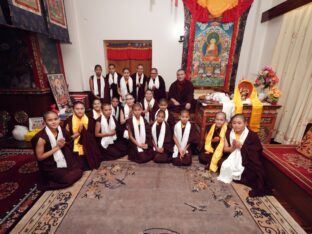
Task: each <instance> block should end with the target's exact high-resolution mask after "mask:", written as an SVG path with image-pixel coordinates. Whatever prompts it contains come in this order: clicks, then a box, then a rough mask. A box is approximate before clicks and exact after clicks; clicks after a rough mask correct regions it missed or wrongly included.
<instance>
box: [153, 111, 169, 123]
mask: <svg viewBox="0 0 312 234" xmlns="http://www.w3.org/2000/svg"><path fill="white" fill-rule="evenodd" d="M159 110H160V109H158V110H157V111H156V113H155V119H156V118H157V114H158V112H159ZM168 118H169V111H168V109H166V110H165V121H166V122H167V121H168Z"/></svg>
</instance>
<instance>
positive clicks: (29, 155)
mask: <svg viewBox="0 0 312 234" xmlns="http://www.w3.org/2000/svg"><path fill="white" fill-rule="evenodd" d="M1 154H2V155H1V156H0V187H1V189H0V198H1V199H0V214H1V215H0V218H3V217H4V216H5V215H6V212H8V211H10V210H11V209H12V208H13V206H14V205H17V204H18V202H19V201H20V199H22V198H24V197H25V195H26V193H29V192H30V190H31V189H32V188H34V186H35V184H38V182H39V171H38V166H37V159H36V157H35V156H34V153H33V150H13V149H12V150H1Z"/></svg>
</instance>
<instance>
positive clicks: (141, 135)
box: [132, 116, 146, 152]
mask: <svg viewBox="0 0 312 234" xmlns="http://www.w3.org/2000/svg"><path fill="white" fill-rule="evenodd" d="M132 123H133V129H134V138H135V140H136V141H137V142H138V143H139V144H145V141H146V132H145V124H144V119H143V117H142V116H140V120H139V121H138V120H137V119H136V117H135V116H133V117H132ZM139 125H140V129H139ZM138 151H139V152H143V149H142V148H140V147H138Z"/></svg>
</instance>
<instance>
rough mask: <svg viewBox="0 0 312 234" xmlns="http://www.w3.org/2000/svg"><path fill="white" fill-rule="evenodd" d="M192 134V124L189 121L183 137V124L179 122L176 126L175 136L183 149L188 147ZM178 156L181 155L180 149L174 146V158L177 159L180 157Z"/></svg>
mask: <svg viewBox="0 0 312 234" xmlns="http://www.w3.org/2000/svg"><path fill="white" fill-rule="evenodd" d="M190 132H191V123H190V122H189V121H188V122H187V123H186V126H185V130H184V133H183V136H182V123H181V121H179V122H177V123H176V124H175V126H174V135H175V136H176V138H177V139H178V141H179V144H180V146H181V147H182V148H185V147H186V146H187V142H188V139H189V136H190ZM186 153H187V152H186ZM178 154H179V149H178V147H177V145H174V148H173V155H172V157H173V158H176V157H178Z"/></svg>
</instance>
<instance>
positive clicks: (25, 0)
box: [12, 0, 41, 15]
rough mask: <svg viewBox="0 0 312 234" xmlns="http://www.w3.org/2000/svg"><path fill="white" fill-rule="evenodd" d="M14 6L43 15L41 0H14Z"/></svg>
mask: <svg viewBox="0 0 312 234" xmlns="http://www.w3.org/2000/svg"><path fill="white" fill-rule="evenodd" d="M12 3H13V5H14V6H16V7H19V8H21V9H23V10H26V11H30V12H32V13H34V14H37V15H41V7H40V0H12Z"/></svg>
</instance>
